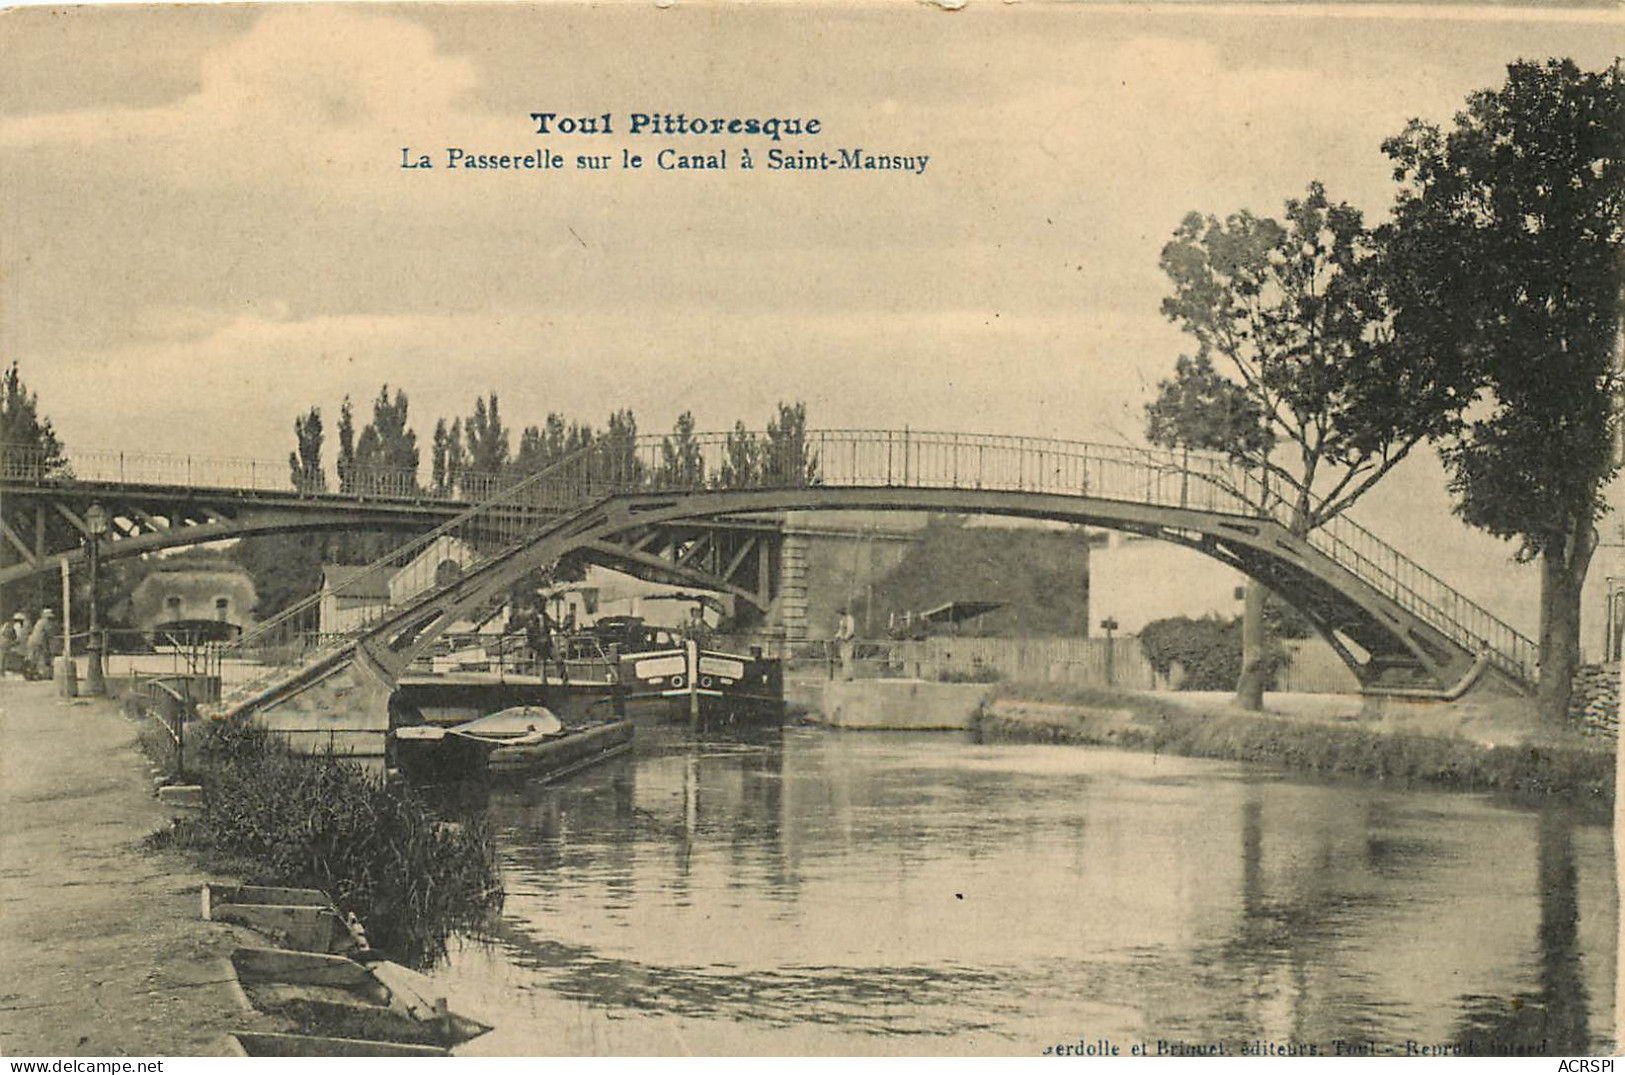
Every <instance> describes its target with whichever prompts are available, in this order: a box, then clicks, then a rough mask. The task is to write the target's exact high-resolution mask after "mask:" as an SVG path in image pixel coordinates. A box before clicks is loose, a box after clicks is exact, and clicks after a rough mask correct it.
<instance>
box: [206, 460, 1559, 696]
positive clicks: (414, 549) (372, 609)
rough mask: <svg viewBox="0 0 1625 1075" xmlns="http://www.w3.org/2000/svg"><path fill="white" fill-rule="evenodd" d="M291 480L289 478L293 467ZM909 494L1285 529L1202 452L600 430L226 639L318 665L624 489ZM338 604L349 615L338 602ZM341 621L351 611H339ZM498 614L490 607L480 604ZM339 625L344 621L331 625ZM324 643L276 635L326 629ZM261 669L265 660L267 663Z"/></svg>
mask: <svg viewBox="0 0 1625 1075" xmlns="http://www.w3.org/2000/svg"><path fill="white" fill-rule="evenodd" d="M283 474H284V475H286V474H287V471H286V468H284V471H283ZM803 486H825V487H909V488H939V489H965V490H978V489H985V490H1000V491H1019V492H1033V493H1052V494H1062V495H1070V496H1089V497H1095V498H1100V499H1107V500H1116V501H1124V502H1129V503H1135V504H1143V505H1151V506H1157V507H1169V508H1187V509H1192V510H1199V511H1205V512H1218V513H1225V514H1233V515H1238V516H1247V517H1254V518H1260V517H1263V518H1273V519H1276V520H1277V521H1280V522H1281V523H1282V524H1283V525H1290V511H1289V509H1288V507H1287V505H1286V504H1285V502H1284V501H1283V499H1282V497H1281V496H1280V495H1279V490H1278V489H1275V488H1272V487H1271V485H1270V483H1269V482H1268V481H1265V480H1260V479H1259V478H1258V477H1256V476H1255V475H1254V474H1253V473H1250V472H1248V471H1246V470H1244V469H1243V468H1241V467H1239V466H1237V465H1235V464H1233V463H1231V462H1230V461H1229V460H1227V459H1225V458H1223V457H1219V456H1214V455H1209V454H1205V453H1196V452H1179V451H1168V450H1162V449H1146V448H1136V447H1130V446H1118V445H1100V444H1088V443H1083V442H1072V441H1061V440H1048V439H1042V438H1030V437H1007V436H997V435H988V434H963V433H944V432H931V431H914V430H822V431H819V430H806V431H797V430H788V431H786V430H783V429H780V430H776V431H768V432H754V431H747V430H744V429H741V428H736V429H735V430H733V431H731V432H727V433H708V434H697V435H693V436H689V437H667V436H645V437H609V436H605V437H601V438H599V439H598V440H597V441H595V442H593V443H591V444H589V445H587V446H585V447H583V448H581V449H579V450H577V451H575V452H573V453H571V454H569V455H567V456H565V457H564V458H562V459H559V460H557V461H556V462H554V463H552V464H550V465H549V466H547V467H544V468H542V469H540V470H538V471H537V472H535V473H533V474H529V475H524V476H520V477H517V478H515V479H513V480H512V481H511V482H509V483H508V484H505V485H502V486H501V487H500V488H498V489H497V490H496V491H495V492H494V493H493V494H492V495H491V496H489V497H487V498H485V499H484V500H482V501H481V502H480V503H478V504H475V505H473V506H472V507H470V508H468V509H467V510H466V511H463V512H461V513H459V514H458V515H457V516H456V517H455V518H453V519H451V520H449V521H448V522H447V523H445V524H443V525H442V526H440V527H437V528H436V529H435V530H433V531H431V532H429V533H428V534H426V535H423V536H422V537H420V538H417V539H414V540H413V541H411V542H408V543H406V544H405V545H402V546H400V547H399V548H397V549H394V550H391V551H390V552H389V553H388V554H386V555H385V556H383V557H380V558H379V559H377V560H375V561H374V562H373V563H371V564H368V565H365V566H364V567H362V568H360V569H359V570H358V571H357V572H356V573H355V574H354V575H352V576H351V577H350V578H349V579H348V580H346V581H344V582H342V583H340V584H339V585H338V586H337V588H336V589H335V590H334V591H333V592H332V593H330V594H328V595H327V601H328V607H327V609H326V614H325V615H324V610H323V600H324V599H323V595H321V594H313V595H311V596H310V597H308V598H306V599H305V600H303V601H301V602H298V603H296V604H295V605H294V606H292V607H291V608H290V609H289V610H287V611H286V612H284V613H283V614H281V615H280V616H278V617H276V618H275V619H273V620H271V621H268V622H267V623H266V624H264V625H262V626H261V627H260V628H259V629H257V630H256V631H255V632H251V633H250V634H248V635H245V636H244V638H243V639H241V640H239V642H238V643H236V644H234V646H233V647H228V648H227V649H226V650H225V651H223V653H222V657H223V659H231V658H232V657H241V656H242V655H244V654H247V653H250V652H259V653H261V654H264V655H275V654H278V653H281V654H285V655H287V656H289V657H290V658H291V657H293V656H295V655H299V659H310V658H312V657H315V656H319V655H320V654H321V653H324V652H330V651H332V650H333V649H335V648H338V647H342V646H343V645H347V644H349V642H350V641H352V640H353V639H354V638H356V637H358V636H360V635H362V634H365V633H367V632H368V631H371V630H372V629H374V628H375V627H376V626H377V625H379V624H381V623H383V622H385V621H388V620H390V619H391V618H392V617H394V616H395V615H396V613H398V612H399V611H401V610H402V609H405V608H408V607H410V606H412V605H413V604H414V603H416V602H421V601H423V600H425V599H426V598H428V597H429V596H431V595H433V594H436V593H438V592H440V591H442V590H444V589H445V588H447V587H450V586H453V585H456V583H457V581H458V580H459V579H460V578H462V577H463V576H464V575H466V574H467V573H468V572H470V571H473V570H476V569H478V568H479V567H481V566H483V565H484V564H487V563H489V562H491V561H492V560H493V559H495V558H497V557H501V556H504V555H506V554H507V553H508V552H510V551H511V550H514V549H517V548H519V547H521V546H523V545H524V544H526V543H527V542H529V541H531V540H532V539H534V538H535V537H536V536H537V535H538V534H540V533H541V532H543V531H544V530H545V528H546V527H548V526H550V525H553V520H556V519H558V518H560V517H561V516H565V515H568V514H570V513H572V512H576V511H579V510H581V509H582V508H584V507H586V506H587V505H589V504H591V503H594V502H595V501H598V500H601V499H603V498H605V497H608V496H611V495H614V494H617V493H626V492H638V491H670V492H692V491H701V490H727V489H782V488H787V487H803ZM1309 540H1310V541H1311V543H1312V544H1314V545H1315V546H1316V547H1317V548H1319V549H1321V550H1322V551H1323V552H1325V553H1327V554H1328V555H1329V556H1331V557H1332V558H1333V559H1334V560H1336V561H1337V562H1339V563H1340V564H1342V565H1344V566H1345V567H1346V568H1347V569H1348V570H1349V571H1351V572H1352V573H1354V574H1355V575H1356V576H1357V577H1359V578H1361V579H1362V580H1363V581H1365V582H1367V583H1368V584H1369V585H1372V586H1373V587H1374V588H1376V589H1377V590H1378V591H1379V592H1382V593H1384V594H1385V595H1386V596H1388V597H1390V598H1392V599H1394V600H1396V601H1398V602H1399V603H1400V604H1402V605H1403V606H1404V607H1406V608H1408V609H1411V610H1412V611H1414V612H1415V613H1416V614H1417V615H1419V616H1421V617H1422V618H1423V619H1424V620H1426V621H1427V622H1429V623H1431V624H1433V625H1434V626H1436V627H1438V628H1439V629H1440V630H1441V631H1443V632H1444V633H1445V634H1446V635H1447V636H1448V637H1450V638H1452V639H1454V640H1456V641H1457V642H1458V643H1460V644H1462V645H1464V646H1467V647H1468V648H1470V649H1473V650H1475V651H1476V650H1480V649H1489V650H1490V651H1491V652H1492V653H1493V654H1494V659H1495V660H1497V661H1498V662H1500V663H1503V664H1504V665H1505V666H1506V667H1507V668H1508V670H1509V671H1514V672H1515V673H1517V674H1523V675H1527V674H1528V673H1529V671H1530V670H1531V669H1532V663H1531V662H1532V653H1533V644H1532V643H1529V642H1528V640H1527V639H1524V638H1522V636H1520V635H1518V633H1517V632H1516V631H1513V630H1512V629H1511V628H1510V627H1509V626H1507V625H1506V624H1505V623H1503V622H1502V621H1500V620H1498V619H1497V618H1495V617H1494V616H1493V615H1491V614H1490V613H1488V612H1487V611H1486V610H1484V609H1483V608H1482V607H1481V606H1478V605H1476V604H1474V603H1473V602H1471V601H1468V600H1467V599H1466V598H1464V597H1462V596H1461V595H1460V594H1459V593H1457V592H1456V591H1455V590H1453V589H1451V588H1450V587H1449V586H1447V585H1446V584H1444V583H1443V582H1442V581H1441V580H1439V579H1438V577H1437V576H1435V575H1433V574H1432V573H1431V572H1428V571H1426V570H1425V569H1422V568H1421V567H1419V566H1418V565H1416V564H1415V563H1414V562H1413V561H1411V560H1409V559H1408V558H1406V557H1404V556H1403V555H1402V554H1400V553H1399V552H1398V551H1397V550H1396V549H1394V548H1393V547H1392V546H1390V545H1387V544H1386V543H1384V542H1381V541H1380V540H1379V539H1377V538H1375V537H1374V536H1373V535H1371V534H1370V533H1369V531H1366V530H1364V529H1363V528H1360V527H1358V526H1357V525H1356V524H1353V523H1352V522H1350V521H1349V520H1346V519H1342V518H1339V519H1336V520H1333V521H1332V522H1331V523H1328V524H1327V525H1326V526H1324V527H1321V528H1319V529H1317V530H1316V531H1314V532H1313V533H1311V535H1310V536H1309ZM341 605H342V606H345V607H343V608H341V607H340V606H341ZM341 613H342V614H343V615H342V616H341V615H340V614H341ZM482 614H489V615H496V614H497V609H496V608H493V609H491V610H486V612H485V613H482ZM340 619H342V620H343V621H344V622H345V623H346V625H347V626H346V629H345V630H344V631H341V632H333V631H331V630H328V631H325V632H324V625H323V621H324V620H325V621H326V626H327V627H329V628H330V627H331V626H332V624H333V623H335V622H338V621H339V620H340ZM324 633H325V634H326V635H328V636H330V637H329V638H328V640H327V641H326V642H324V643H322V644H320V645H319V646H318V647H317V648H315V649H311V648H309V647H308V646H306V645H305V644H303V643H301V644H298V645H292V644H287V645H282V644H279V643H277V642H276V638H277V637H279V636H298V637H301V638H309V637H318V638H320V637H323V635H324ZM267 663H272V662H270V661H268V662H267Z"/></svg>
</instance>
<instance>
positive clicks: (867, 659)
mask: <svg viewBox="0 0 1625 1075" xmlns="http://www.w3.org/2000/svg"><path fill="white" fill-rule="evenodd" d="M717 644H718V645H720V646H722V647H724V648H732V649H733V650H735V651H736V652H745V650H746V648H747V647H749V646H752V645H755V646H761V647H762V649H763V650H764V652H766V653H768V654H769V655H771V656H775V657H782V658H783V659H784V660H785V668H786V672H787V674H790V675H796V676H800V677H802V678H821V677H825V676H837V675H840V674H842V673H841V666H840V655H839V653H838V651H837V648H836V644H835V643H834V642H831V641H824V640H811V641H803V642H791V643H787V642H784V641H783V640H775V639H772V638H766V637H752V636H744V635H739V636H728V637H725V638H719V639H717ZM1284 645H1285V649H1286V651H1287V658H1288V659H1287V662H1286V664H1284V665H1283V666H1282V667H1281V669H1280V670H1279V671H1278V673H1277V675H1276V680H1275V686H1274V687H1273V688H1272V689H1273V690H1276V691H1282V692H1286V691H1291V692H1301V693H1309V694H1352V693H1355V692H1357V691H1358V690H1359V689H1360V684H1359V680H1357V679H1356V678H1355V676H1354V673H1353V672H1351V671H1350V670H1349V668H1348V666H1347V665H1345V664H1344V663H1343V662H1342V660H1341V659H1340V658H1338V656H1337V654H1336V653H1335V652H1333V650H1332V648H1331V647H1330V646H1328V645H1326V643H1325V642H1324V641H1321V640H1319V639H1310V640H1303V641H1288V642H1286V643H1284ZM852 665H853V675H854V676H855V677H857V678H862V679H871V678H899V677H904V678H914V679H930V680H962V681H986V680H995V679H996V680H1005V681H1009V682H1013V683H1054V684H1062V685H1067V686H1075V687H1107V686H1110V687H1117V688H1120V689H1123V690H1135V691H1149V690H1169V689H1173V688H1175V687H1176V686H1177V684H1178V682H1179V680H1180V678H1181V673H1180V672H1179V670H1178V669H1177V668H1176V669H1175V670H1174V673H1173V675H1172V676H1158V675H1157V674H1156V672H1155V670H1154V669H1153V668H1152V667H1151V662H1150V661H1149V660H1147V659H1146V656H1145V653H1144V651H1143V650H1142V649H1141V648H1140V642H1139V639H1138V638H1135V637H1134V636H1132V635H1123V636H1119V637H1116V638H1113V639H1111V640H1110V641H1108V640H1107V639H1104V638H961V637H952V636H939V637H935V638H928V639H924V640H921V641H908V642H904V641H891V640H885V641H858V642H856V643H855V644H854V645H853V654H852Z"/></svg>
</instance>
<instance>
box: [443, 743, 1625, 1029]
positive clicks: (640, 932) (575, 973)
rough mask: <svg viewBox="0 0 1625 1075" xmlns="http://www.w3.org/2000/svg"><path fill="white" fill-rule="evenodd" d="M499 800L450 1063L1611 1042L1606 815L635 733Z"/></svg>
mask: <svg viewBox="0 0 1625 1075" xmlns="http://www.w3.org/2000/svg"><path fill="white" fill-rule="evenodd" d="M638 734H639V743H638V749H637V752H636V754H635V755H634V756H630V757H626V758H623V759H620V760H617V761H615V762H612V763H610V764H608V765H606V766H604V767H601V768H599V769H597V770H594V771H591V772H587V773H584V774H581V775H579V776H577V777H575V778H573V779H571V780H569V781H568V782H566V783H564V784H562V785H560V786H557V787H546V786H540V785H534V784H512V785H500V786H498V787H496V788H494V789H493V790H492V791H491V793H490V798H489V803H488V809H489V812H490V815H491V818H492V820H493V822H494V823H495V825H496V827H497V828H498V831H499V833H500V844H501V853H502V856H503V862H504V875H505V881H506V886H507V904H506V908H505V910H504V913H503V916H502V919H501V921H500V922H499V923H498V924H497V925H496V926H495V927H494V929H493V931H492V935H491V936H489V937H485V938H480V939H461V940H455V941H454V942H453V945H452V951H451V954H450V957H449V958H448V960H447V962H446V963H445V965H443V966H442V967H440V968H439V969H438V970H437V971H435V972H434V973H435V975H436V977H437V978H438V979H439V980H441V981H442V982H443V983H444V985H445V986H446V988H447V990H448V992H449V993H450V994H451V995H452V996H454V997H456V998H459V999H461V1000H463V1001H464V1002H465V1006H466V1007H468V1008H470V1009H476V1010H478V1011H479V1012H480V1013H481V1014H482V1015H484V1016H485V1017H486V1018H487V1019H488V1021H492V1022H495V1023H496V1024H498V1029H497V1030H496V1031H495V1032H494V1033H492V1034H490V1035H487V1036H486V1037H485V1038H483V1039H480V1040H479V1041H478V1042H476V1043H475V1045H474V1048H473V1049H472V1050H471V1051H473V1052H476V1053H489V1054H521V1055H523V1054H536V1053H614V1054H646V1053H683V1052H689V1053H701V1054H704V1053H865V1054H867V1053H892V1052H897V1053H928V1054H930V1053H1017V1054H1036V1053H1040V1052H1043V1051H1044V1050H1045V1049H1046V1048H1048V1047H1053V1046H1056V1045H1063V1044H1064V1045H1071V1046H1073V1047H1074V1048H1076V1047H1078V1046H1079V1045H1080V1044H1081V1045H1083V1046H1084V1047H1086V1048H1098V1047H1099V1045H1098V1044H1097V1043H1102V1042H1104V1043H1109V1044H1108V1045H1107V1046H1106V1048H1107V1049H1108V1050H1109V1049H1110V1047H1111V1046H1116V1047H1118V1048H1119V1049H1120V1050H1121V1052H1122V1053H1123V1054H1124V1055H1127V1054H1128V1053H1129V1052H1130V1049H1131V1048H1132V1047H1133V1046H1134V1045H1136V1044H1140V1043H1144V1044H1145V1045H1146V1047H1147V1048H1148V1050H1149V1051H1150V1052H1151V1053H1152V1055H1155V1053H1156V1051H1157V1049H1158V1042H1159V1041H1160V1042H1163V1043H1166V1045H1165V1046H1164V1048H1175V1047H1185V1048H1192V1049H1211V1048H1214V1047H1221V1048H1223V1049H1224V1050H1225V1051H1226V1052H1227V1053H1230V1054H1238V1053H1240V1052H1242V1050H1243V1049H1244V1048H1247V1047H1257V1044H1258V1043H1262V1047H1263V1048H1264V1049H1265V1050H1266V1051H1267V1050H1270V1049H1272V1048H1273V1049H1281V1050H1286V1049H1302V1048H1307V1047H1313V1048H1315V1049H1317V1050H1319V1051H1320V1052H1321V1053H1322V1054H1325V1053H1327V1052H1329V1051H1334V1050H1335V1049H1336V1048H1337V1046H1336V1044H1335V1043H1336V1042H1339V1041H1341V1042H1344V1043H1347V1044H1346V1045H1345V1046H1344V1048H1345V1049H1348V1050H1350V1051H1358V1050H1360V1049H1362V1048H1369V1047H1370V1045H1369V1043H1375V1048H1376V1049H1377V1051H1378V1052H1379V1053H1391V1052H1396V1051H1397V1052H1401V1053H1403V1052H1404V1050H1405V1048H1406V1043H1407V1041H1413V1042H1415V1043H1417V1044H1418V1046H1425V1047H1429V1048H1436V1047H1439V1046H1444V1047H1447V1048H1449V1047H1464V1048H1465V1049H1466V1050H1467V1051H1474V1052H1498V1053H1499V1052H1508V1051H1520V1050H1521V1051H1534V1052H1538V1053H1542V1054H1561V1053H1567V1052H1591V1053H1595V1052H1600V1051H1604V1050H1606V1049H1607V1048H1608V1047H1609V1045H1610V1044H1611V1037H1612V1030H1613V1028H1612V1025H1611V1020H1612V1016H1611V1013H1612V1010H1613V991H1614V971H1615V964H1614V951H1615V929H1616V911H1615V894H1614V863H1613V851H1612V845H1611V838H1612V837H1611V831H1610V830H1609V828H1608V827H1607V826H1606V825H1602V824H1598V823H1597V821H1596V819H1595V818H1591V819H1582V818H1580V817H1577V816H1575V815H1574V814H1573V813H1572V812H1570V811H1566V810H1563V809H1540V810H1536V809H1530V808H1526V807H1517V806H1512V805H1508V804H1504V803H1499V802H1496V801H1494V800H1492V799H1490V798H1488V797H1484V796H1478V795H1468V794H1457V793H1449V792H1437V791H1418V790H1403V789H1395V788H1388V787H1382V786H1374V785H1370V784H1351V783H1338V784H1333V783H1323V782H1311V781H1306V780H1303V779H1298V778H1289V777H1284V776H1281V775H1278V774H1276V773H1274V772H1271V771H1265V770H1260V769H1256V768H1250V767H1245V766H1241V765H1234V764H1226V763H1219V762H1211V761H1203V760H1192V759H1183V758H1172V757H1156V756H1152V755H1149V754H1139V753H1126V752H1121V751H1115V750H1107V749H1094V748H1083V747H1059V746H1027V745H998V746H994V745H977V744H973V743H969V742H967V741H966V740H964V739H963V738H960V737H957V736H952V735H942V736H932V735H891V734H883V733H853V732H846V733H841V732H832V731H824V730H815V729H786V730H785V731H784V732H783V734H782V737H781V736H780V735H778V734H777V733H774V734H773V735H772V736H771V737H769V738H766V739H764V740H762V741H759V742H740V741H729V740H720V739H716V740H706V739H698V740H696V739H691V738H690V737H688V736H687V735H686V734H684V733H683V732H680V731H675V730H672V731H666V730H658V729H646V728H640V729H639V733H638Z"/></svg>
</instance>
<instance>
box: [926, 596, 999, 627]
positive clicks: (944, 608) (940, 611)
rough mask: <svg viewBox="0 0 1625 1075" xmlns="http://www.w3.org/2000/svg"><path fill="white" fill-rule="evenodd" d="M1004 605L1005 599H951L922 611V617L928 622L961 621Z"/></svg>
mask: <svg viewBox="0 0 1625 1075" xmlns="http://www.w3.org/2000/svg"><path fill="white" fill-rule="evenodd" d="M1003 607H1004V602H1003V601H949V602H948V603H947V604H945V605H938V606H937V607H936V608H932V609H927V610H926V611H924V612H922V613H920V619H922V620H925V621H926V622H928V623H959V622H960V621H961V620H972V619H975V618H976V617H977V616H980V615H982V614H983V613H985V612H992V611H993V610H994V609H996V608H1003Z"/></svg>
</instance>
